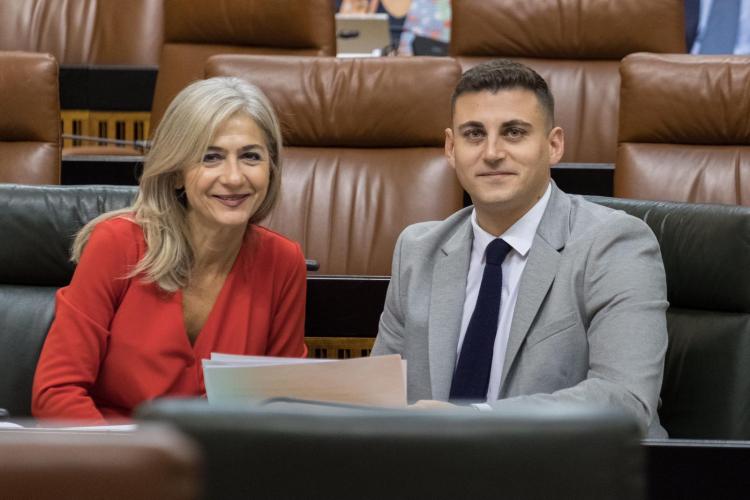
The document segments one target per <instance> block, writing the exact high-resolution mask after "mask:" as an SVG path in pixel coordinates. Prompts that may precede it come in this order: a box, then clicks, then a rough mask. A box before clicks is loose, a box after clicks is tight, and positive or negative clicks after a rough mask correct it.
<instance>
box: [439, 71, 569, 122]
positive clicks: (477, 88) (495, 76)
mask: <svg viewBox="0 0 750 500" xmlns="http://www.w3.org/2000/svg"><path fill="white" fill-rule="evenodd" d="M511 89H526V90H530V91H531V92H533V93H534V94H535V95H536V97H537V99H538V100H539V104H540V105H541V106H542V110H543V111H544V113H545V114H546V115H547V119H548V122H549V125H550V127H552V126H553V124H554V123H555V100H554V98H553V97H552V93H551V92H550V91H549V87H548V86H547V82H545V81H544V78H542V77H541V76H540V75H539V73H537V72H536V71H534V70H533V69H531V68H529V67H528V66H525V65H523V64H521V63H517V62H515V61H511V60H509V59H495V60H493V61H489V62H486V63H482V64H480V65H478V66H474V67H473V68H471V69H470V70H468V71H467V72H466V73H464V74H463V75H462V76H461V79H460V80H459V81H458V85H456V90H454V91H453V96H451V114H452V113H453V112H455V110H456V99H458V98H459V97H460V96H461V95H463V94H466V93H469V92H481V91H483V90H487V91H489V92H491V93H493V94H494V93H496V92H498V91H499V90H511Z"/></svg>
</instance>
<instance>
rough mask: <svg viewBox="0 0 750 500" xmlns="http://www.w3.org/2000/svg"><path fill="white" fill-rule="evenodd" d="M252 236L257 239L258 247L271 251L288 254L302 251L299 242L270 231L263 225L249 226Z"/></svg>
mask: <svg viewBox="0 0 750 500" xmlns="http://www.w3.org/2000/svg"><path fill="white" fill-rule="evenodd" d="M251 228H252V232H253V236H254V237H256V238H257V239H258V243H259V246H260V248H265V249H267V250H268V251H272V252H274V253H276V254H278V253H279V252H281V253H283V254H289V255H297V254H301V253H302V249H301V248H300V244H299V243H297V242H296V241H294V240H290V239H289V238H287V237H286V236H284V235H282V234H279V233H277V232H276V231H272V230H271V229H268V228H267V227H263V226H256V225H253V226H251Z"/></svg>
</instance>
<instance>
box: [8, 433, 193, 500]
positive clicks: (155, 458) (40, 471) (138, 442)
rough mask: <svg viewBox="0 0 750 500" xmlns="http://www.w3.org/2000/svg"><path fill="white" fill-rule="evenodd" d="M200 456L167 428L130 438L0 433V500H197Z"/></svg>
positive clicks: (130, 434) (124, 435) (74, 434)
mask: <svg viewBox="0 0 750 500" xmlns="http://www.w3.org/2000/svg"><path fill="white" fill-rule="evenodd" d="M200 465H201V462H200V456H199V452H198V450H197V448H196V447H195V446H194V445H193V443H192V442H191V441H189V440H188V439H187V438H186V437H184V436H182V435H180V434H178V433H177V432H176V431H173V430H171V429H168V428H162V427H158V428H148V427H146V428H143V429H139V430H137V431H133V432H111V431H110V432H108V431H65V430H46V429H45V430H37V429H0V497H2V498H19V499H20V498H33V499H35V500H52V499H58V498H75V499H77V500H93V499H101V498H107V499H111V500H118V499H123V500H125V499H132V498H139V499H154V500H156V499H159V500H162V499H163V500H188V499H194V498H198V496H199V491H200V490H199V488H200V482H201V481H200V477H201V476H200V473H201V470H200Z"/></svg>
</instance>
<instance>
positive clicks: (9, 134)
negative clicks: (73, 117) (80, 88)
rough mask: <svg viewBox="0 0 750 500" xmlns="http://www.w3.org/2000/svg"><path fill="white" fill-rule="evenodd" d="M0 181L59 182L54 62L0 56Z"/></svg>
mask: <svg viewBox="0 0 750 500" xmlns="http://www.w3.org/2000/svg"><path fill="white" fill-rule="evenodd" d="M0 110H2V111H0V182H14V183H19V184H59V183H60V91H59V84H58V70H57V62H55V59H54V58H53V57H52V56H50V55H47V54H33V53H28V52H0Z"/></svg>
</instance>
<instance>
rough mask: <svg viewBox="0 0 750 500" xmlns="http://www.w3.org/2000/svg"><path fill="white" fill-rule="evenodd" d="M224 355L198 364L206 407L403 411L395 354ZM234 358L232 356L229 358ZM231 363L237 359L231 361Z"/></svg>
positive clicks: (401, 370) (402, 374)
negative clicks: (300, 403) (288, 401)
mask: <svg viewBox="0 0 750 500" xmlns="http://www.w3.org/2000/svg"><path fill="white" fill-rule="evenodd" d="M225 356H226V355H215V354H212V355H211V359H210V360H203V375H204V378H205V382H206V395H207V396H208V402H209V403H236V402H246V401H258V400H264V399H269V398H277V397H286V398H298V399H308V400H314V401H327V402H334V403H348V404H358V405H368V406H380V407H388V408H401V407H405V406H406V378H405V373H406V371H405V369H404V364H403V362H402V360H401V357H400V356H399V355H397V354H392V355H388V356H373V357H369V358H352V359H345V360H328V359H326V360H320V359H304V358H269V357H263V358H262V360H261V361H259V360H253V359H251V358H260V357H258V356H239V358H244V359H235V360H234V362H232V361H231V360H229V358H227V357H225ZM233 357H234V356H233ZM235 358H236V357H235Z"/></svg>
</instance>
